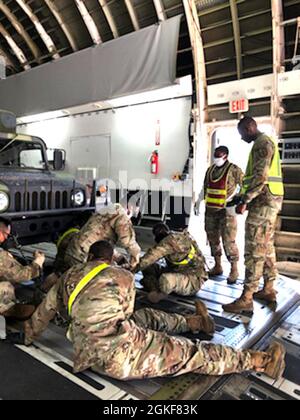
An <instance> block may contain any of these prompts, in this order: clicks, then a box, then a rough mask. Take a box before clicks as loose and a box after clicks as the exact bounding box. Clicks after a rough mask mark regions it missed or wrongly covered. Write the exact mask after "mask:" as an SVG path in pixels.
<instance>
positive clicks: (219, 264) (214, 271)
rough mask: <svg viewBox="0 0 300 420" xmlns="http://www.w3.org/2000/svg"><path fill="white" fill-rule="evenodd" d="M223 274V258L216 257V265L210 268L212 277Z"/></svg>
mask: <svg viewBox="0 0 300 420" xmlns="http://www.w3.org/2000/svg"><path fill="white" fill-rule="evenodd" d="M222 274H223V267H222V258H221V257H215V266H214V268H213V269H211V270H210V272H209V275H210V276H211V277H215V276H221V275H222Z"/></svg>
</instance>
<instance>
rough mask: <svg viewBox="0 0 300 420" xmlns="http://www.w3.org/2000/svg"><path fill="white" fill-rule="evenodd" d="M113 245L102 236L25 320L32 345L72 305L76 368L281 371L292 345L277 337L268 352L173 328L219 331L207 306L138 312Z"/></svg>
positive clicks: (140, 372)
mask: <svg viewBox="0 0 300 420" xmlns="http://www.w3.org/2000/svg"><path fill="white" fill-rule="evenodd" d="M112 257H113V248H112V246H111V245H110V244H109V243H108V242H105V241H102V242H98V243H95V244H94V245H93V246H92V247H91V249H90V254H89V261H88V262H87V263H85V264H82V265H79V266H76V267H74V268H73V269H71V270H69V271H68V272H67V273H66V274H65V275H64V276H63V277H62V278H61V281H60V282H59V283H58V284H57V285H55V286H54V287H53V288H52V289H51V290H50V292H49V293H48V295H47V297H46V299H45V301H44V302H43V303H42V304H41V305H40V307H39V308H38V309H37V311H36V312H35V313H34V315H33V317H32V318H31V320H30V321H27V322H26V323H25V337H26V338H25V341H26V344H27V345H30V344H31V343H32V342H33V341H34V340H35V339H36V338H37V337H38V336H39V335H40V334H41V332H42V331H43V330H44V329H45V328H46V326H47V324H48V322H49V321H50V320H51V319H52V318H53V317H54V316H55V313H56V312H57V311H58V310H60V311H62V310H66V309H67V310H68V313H69V317H70V326H69V330H68V334H67V336H68V338H69V340H70V341H71V342H72V343H73V347H74V352H75V357H74V371H75V372H82V371H84V370H86V369H89V368H91V369H92V370H94V371H96V372H98V373H100V374H105V375H108V376H110V377H112V378H116V379H120V380H127V379H142V378H152V377H161V376H169V375H173V376H177V375H182V374H185V373H188V372H196V373H199V374H207V375H224V374H230V373H238V372H243V371H249V370H254V371H256V372H263V373H265V374H267V375H269V376H270V377H272V378H275V379H277V378H279V377H280V375H282V373H283V370H284V367H285V363H284V359H285V350H284V348H283V347H282V346H281V345H280V344H277V343H276V344H275V343H274V344H273V345H271V347H270V348H269V349H268V350H267V351H266V352H257V351H251V350H246V351H236V350H234V349H232V348H230V347H225V346H222V345H214V344H210V343H207V342H200V341H196V342H193V341H191V340H188V339H186V338H183V337H180V336H170V335H168V333H173V334H174V333H176V334H180V333H184V332H187V331H193V332H196V331H204V332H206V333H213V332H214V322H213V320H212V318H211V317H210V316H209V314H208V311H207V309H206V307H205V305H204V304H203V303H202V302H200V301H199V302H198V303H197V305H196V308H197V311H196V314H195V315H191V316H182V315H179V314H166V313H163V312H160V311H155V310H152V309H142V310H140V311H137V312H135V313H134V305H135V294H136V291H135V282H134V276H133V275H132V274H131V273H130V272H129V271H126V270H124V269H122V268H118V267H113V266H111V264H112Z"/></svg>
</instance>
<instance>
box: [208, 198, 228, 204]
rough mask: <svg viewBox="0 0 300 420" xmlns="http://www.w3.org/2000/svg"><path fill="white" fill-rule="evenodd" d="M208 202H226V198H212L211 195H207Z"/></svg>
mask: <svg viewBox="0 0 300 420" xmlns="http://www.w3.org/2000/svg"><path fill="white" fill-rule="evenodd" d="M206 203H208V204H209V203H210V204H225V203H226V198H225V197H224V198H211V197H206Z"/></svg>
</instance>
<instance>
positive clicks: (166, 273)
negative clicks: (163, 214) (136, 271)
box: [139, 223, 208, 303]
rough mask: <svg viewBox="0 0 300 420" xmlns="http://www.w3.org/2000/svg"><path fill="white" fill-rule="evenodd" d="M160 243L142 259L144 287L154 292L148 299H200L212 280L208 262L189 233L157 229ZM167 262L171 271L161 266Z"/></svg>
mask: <svg viewBox="0 0 300 420" xmlns="http://www.w3.org/2000/svg"><path fill="white" fill-rule="evenodd" d="M153 234H154V237H155V242H156V243H157V245H156V246H154V247H153V248H152V249H150V250H149V251H148V252H147V253H146V255H145V256H144V257H143V258H141V262H140V266H139V268H140V269H141V270H142V271H143V274H144V278H143V280H142V285H143V286H144V288H145V290H146V291H148V292H150V293H149V295H148V299H149V300H150V301H151V302H153V303H157V302H159V301H160V300H162V299H164V298H165V297H166V296H167V295H170V294H171V293H177V294H178V295H181V296H194V295H196V294H197V293H198V292H199V290H200V289H201V287H202V286H203V284H204V283H205V281H206V280H207V279H208V276H207V273H206V270H205V259H204V257H203V255H202V252H201V251H200V249H199V247H198V244H197V242H196V241H195V240H194V239H193V238H192V236H191V235H190V234H189V233H188V232H187V231H185V232H183V233H181V232H171V231H170V229H169V227H168V226H167V225H165V224H164V223H159V224H157V225H156V226H155V227H154V229H153ZM162 258H165V259H166V263H167V267H162V266H161V265H160V264H158V263H157V262H158V261H159V260H160V259H162Z"/></svg>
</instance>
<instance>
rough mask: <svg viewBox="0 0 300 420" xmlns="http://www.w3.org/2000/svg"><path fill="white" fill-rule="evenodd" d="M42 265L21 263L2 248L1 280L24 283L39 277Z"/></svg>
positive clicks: (0, 253)
mask: <svg viewBox="0 0 300 420" xmlns="http://www.w3.org/2000/svg"><path fill="white" fill-rule="evenodd" d="M39 275H40V267H39V266H38V265H37V264H35V263H32V264H31V265H28V266H23V265H22V264H20V263H19V262H18V261H17V260H16V259H15V258H14V257H13V256H12V255H11V254H10V253H9V252H7V251H4V249H2V248H0V282H10V283H13V284H17V283H22V282H24V281H29V280H32V279H35V278H37V277H39Z"/></svg>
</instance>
